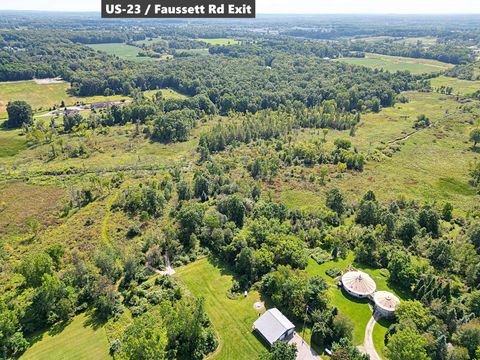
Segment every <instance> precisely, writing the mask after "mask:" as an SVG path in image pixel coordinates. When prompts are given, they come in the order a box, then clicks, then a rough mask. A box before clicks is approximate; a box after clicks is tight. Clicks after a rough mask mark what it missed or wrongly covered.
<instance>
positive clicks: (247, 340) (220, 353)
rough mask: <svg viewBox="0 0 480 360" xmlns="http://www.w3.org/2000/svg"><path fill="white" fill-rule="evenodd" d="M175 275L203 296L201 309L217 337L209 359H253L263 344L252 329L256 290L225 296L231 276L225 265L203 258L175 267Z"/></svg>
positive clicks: (191, 289) (257, 298) (196, 295)
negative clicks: (229, 296) (233, 296)
mask: <svg viewBox="0 0 480 360" xmlns="http://www.w3.org/2000/svg"><path fill="white" fill-rule="evenodd" d="M176 271H177V273H176V274H175V277H178V278H179V279H180V280H181V281H182V282H183V283H184V284H185V285H186V286H187V287H188V290H189V291H190V292H191V293H192V294H193V295H194V296H195V297H203V298H204V299H205V310H206V311H207V314H208V316H209V318H210V320H211V321H212V324H213V326H214V328H215V330H216V332H217V334H218V337H219V341H220V343H219V346H218V349H217V351H216V352H215V354H214V355H213V356H212V359H229V360H236V359H238V360H240V359H256V358H257V357H258V355H259V354H260V353H261V352H262V351H264V350H265V347H264V346H263V345H262V343H261V342H260V341H259V340H258V338H257V337H256V336H255V334H254V333H253V332H252V325H253V322H254V321H255V320H256V319H257V317H258V315H257V314H258V313H257V311H256V310H255V309H254V308H253V304H254V303H255V302H257V301H260V295H259V293H258V292H257V291H250V292H249V293H248V296H247V297H244V296H243V295H242V296H240V297H238V298H237V299H234V300H233V299H229V298H228V297H227V292H228V290H229V289H230V288H231V286H232V280H233V276H232V274H231V273H230V272H229V271H227V270H225V268H223V267H221V266H218V265H216V264H215V263H214V262H213V261H211V260H209V259H207V258H203V259H201V260H198V261H196V262H194V263H191V264H188V265H186V266H184V267H181V268H178V269H176Z"/></svg>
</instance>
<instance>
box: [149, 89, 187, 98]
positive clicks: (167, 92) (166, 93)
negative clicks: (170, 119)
mask: <svg viewBox="0 0 480 360" xmlns="http://www.w3.org/2000/svg"><path fill="white" fill-rule="evenodd" d="M158 91H161V92H162V96H163V98H164V99H176V100H184V99H187V98H188V96H186V95H183V94H180V93H179V92H177V91H175V90H173V89H159V90H147V91H145V92H144V93H143V94H144V95H145V96H146V97H148V98H152V97H153V95H155V94H156V93H157V92H158Z"/></svg>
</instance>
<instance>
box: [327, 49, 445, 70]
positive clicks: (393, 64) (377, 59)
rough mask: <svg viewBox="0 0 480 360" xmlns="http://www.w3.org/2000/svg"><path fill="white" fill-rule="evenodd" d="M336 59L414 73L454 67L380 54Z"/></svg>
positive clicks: (353, 63) (376, 67) (425, 60)
mask: <svg viewBox="0 0 480 360" xmlns="http://www.w3.org/2000/svg"><path fill="white" fill-rule="evenodd" d="M336 61H342V62H345V63H347V64H351V65H360V66H366V67H368V68H371V69H383V70H386V71H391V72H395V71H410V72H411V73H412V74H424V73H435V72H440V71H444V70H448V69H449V68H451V67H453V65H451V64H447V63H442V62H440V61H436V60H427V59H415V58H407V57H401V56H388V55H380V54H366V55H365V57H364V58H341V59H338V60H336Z"/></svg>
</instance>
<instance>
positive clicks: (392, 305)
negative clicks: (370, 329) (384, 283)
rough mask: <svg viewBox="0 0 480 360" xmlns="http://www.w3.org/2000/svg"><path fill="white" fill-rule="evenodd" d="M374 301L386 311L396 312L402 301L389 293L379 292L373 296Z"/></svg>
mask: <svg viewBox="0 0 480 360" xmlns="http://www.w3.org/2000/svg"><path fill="white" fill-rule="evenodd" d="M373 300H374V301H375V305H377V306H378V307H380V308H382V309H384V310H386V311H395V309H396V308H397V306H398V304H400V300H399V299H398V298H397V297H396V296H395V295H393V294H392V293H391V292H388V291H377V292H376V293H375V294H374V295H373Z"/></svg>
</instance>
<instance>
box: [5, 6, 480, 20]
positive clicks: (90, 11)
mask: <svg viewBox="0 0 480 360" xmlns="http://www.w3.org/2000/svg"><path fill="white" fill-rule="evenodd" d="M2 11H11V12H40V13H82V14H99V15H101V11H100V10H38V9H2V8H0V12H2ZM256 15H307V16H313V15H430V16H431V15H433V16H435V15H449V16H455V15H480V11H479V12H472V13H468V12H458V13H446V12H439V13H435V12H432V13H414V12H411V13H410V12H399V13H396V12H384V13H380V12H378V13H375V12H373V13H372V12H365V13H364V12H351V13H348V12H338V13H335V12H332V13H319V12H311V13H288V12H279V13H268V12H260V13H256ZM118 19H122V18H118ZM124 19H128V18H124ZM130 19H155V18H143V17H140V18H130ZM158 19H184V20H188V19H215V18H202V17H198V18H175V17H172V18H158ZM219 19H228V18H219ZM250 19H255V18H250ZM232 20H237V19H235V18H232Z"/></svg>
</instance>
